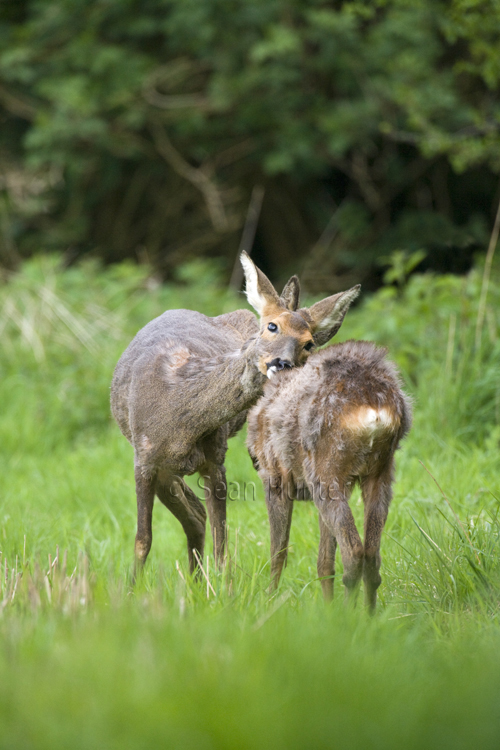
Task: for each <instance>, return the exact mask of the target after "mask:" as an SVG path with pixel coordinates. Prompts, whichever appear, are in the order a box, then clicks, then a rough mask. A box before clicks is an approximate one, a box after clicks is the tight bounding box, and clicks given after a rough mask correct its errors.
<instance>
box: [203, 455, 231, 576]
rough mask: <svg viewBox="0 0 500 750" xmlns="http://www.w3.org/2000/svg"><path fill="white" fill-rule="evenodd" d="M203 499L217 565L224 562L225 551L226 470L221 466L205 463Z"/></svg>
mask: <svg viewBox="0 0 500 750" xmlns="http://www.w3.org/2000/svg"><path fill="white" fill-rule="evenodd" d="M203 483H204V487H205V501H206V504H207V511H208V519H209V521H210V529H211V531H212V538H213V540H214V557H215V563H216V565H217V566H219V567H221V566H222V564H223V563H224V555H225V551H226V542H227V531H226V495H227V484H226V470H225V468H224V467H223V466H218V465H216V464H207V466H205V467H204V470H203Z"/></svg>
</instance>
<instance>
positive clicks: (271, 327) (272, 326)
mask: <svg viewBox="0 0 500 750" xmlns="http://www.w3.org/2000/svg"><path fill="white" fill-rule="evenodd" d="M267 330H268V331H271V333H276V331H277V330H278V326H277V325H276V323H269V325H268V326H267Z"/></svg>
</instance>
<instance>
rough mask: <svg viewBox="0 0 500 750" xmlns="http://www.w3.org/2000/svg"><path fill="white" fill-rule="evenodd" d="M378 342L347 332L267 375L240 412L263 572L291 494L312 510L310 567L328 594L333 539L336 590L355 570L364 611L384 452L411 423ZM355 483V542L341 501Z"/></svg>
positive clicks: (278, 558) (386, 481) (277, 543)
mask: <svg viewBox="0 0 500 750" xmlns="http://www.w3.org/2000/svg"><path fill="white" fill-rule="evenodd" d="M385 354H386V351H385V349H381V348H379V347H376V346H375V345H374V344H372V343H369V342H367V341H347V342H346V343H342V344H336V345H334V346H330V347H328V348H327V349H324V350H323V351H320V352H318V353H317V354H314V355H313V356H311V357H310V358H309V360H308V361H307V363H306V364H305V366H304V367H303V368H301V369H300V370H296V371H293V372H285V373H281V374H280V377H277V378H273V380H272V382H270V383H269V384H268V385H267V386H266V388H265V390H264V396H263V397H262V398H261V399H260V400H259V401H258V403H257V405H256V406H255V407H254V408H253V409H252V410H251V411H250V412H249V415H248V447H249V451H250V455H251V456H252V458H253V460H254V464H255V466H256V468H257V469H258V471H259V475H260V477H261V479H262V481H263V483H264V487H265V492H266V504H267V510H268V514H269V521H270V525H271V580H272V585H274V586H275V587H276V586H277V585H278V582H279V579H280V576H281V572H282V569H283V565H284V564H285V563H286V558H287V548H288V541H289V537H290V525H291V522H292V510H293V499H294V498H295V499H308V500H309V499H312V500H313V501H314V503H315V505H316V507H317V508H318V511H319V526H320V543H319V554H318V568H317V570H318V576H319V578H321V585H322V588H323V594H324V596H325V598H326V599H329V598H331V597H332V596H333V579H334V574H335V551H336V547H337V543H338V544H339V546H340V552H341V555H342V563H343V566H344V575H343V582H344V584H345V586H346V594H347V595H349V594H351V593H353V592H354V591H355V590H356V588H357V584H358V583H359V581H360V579H361V577H363V582H364V590H365V603H366V604H367V605H368V607H369V608H370V609H371V610H372V611H373V610H374V609H375V604H376V601H377V588H378V587H379V585H380V582H381V578H380V572H379V569H380V538H381V535H382V530H383V528H384V524H385V521H386V518H387V513H388V510H389V504H390V502H391V497H392V483H393V478H394V453H395V451H396V449H397V448H398V445H399V442H400V440H401V439H402V438H403V437H404V436H405V435H406V434H407V432H408V431H409V429H410V425H411V405H410V401H409V399H408V398H407V397H406V396H405V394H404V393H403V391H402V390H401V384H400V379H399V376H398V372H397V370H396V368H395V366H394V365H393V364H392V363H391V362H389V361H388V360H387V359H386V358H385ZM356 482H359V484H360V486H361V493H362V497H363V502H364V546H363V544H362V542H361V539H360V536H359V534H358V531H357V529H356V526H355V523H354V518H353V515H352V513H351V510H350V508H349V505H348V502H349V497H350V494H351V491H352V489H353V486H354V485H355V483H356Z"/></svg>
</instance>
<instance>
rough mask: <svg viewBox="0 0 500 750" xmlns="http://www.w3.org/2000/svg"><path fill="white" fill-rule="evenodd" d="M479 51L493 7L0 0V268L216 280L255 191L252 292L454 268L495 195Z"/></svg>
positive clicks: (492, 3)
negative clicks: (46, 257) (182, 269)
mask: <svg viewBox="0 0 500 750" xmlns="http://www.w3.org/2000/svg"><path fill="white" fill-rule="evenodd" d="M486 21H487V22H486ZM499 36H500V2H498V0H485V2H482V3H477V2H475V1H474V0H451V2H440V1H439V0H437V1H436V0H411V2H410V1H409V0H356V1H354V2H338V1H337V2H321V1H319V0H293V1H292V2H282V1H281V0H253V1H252V2H247V1H245V0H145V1H144V0H143V1H142V2H137V0H57V1H55V0H54V1H53V2H52V1H51V0H4V3H3V4H2V6H1V8H0V50H1V51H0V106H1V125H0V170H1V171H0V190H1V194H0V225H1V258H0V260H1V262H2V263H3V264H4V265H7V266H12V265H14V264H15V263H16V262H17V260H18V259H19V258H20V257H22V256H26V255H30V254H32V253H34V252H37V251H39V250H56V251H62V252H64V253H66V257H67V259H68V260H72V259H73V258H75V257H80V256H82V255H86V254H88V253H93V254H97V255H99V256H100V257H102V258H103V259H104V260H105V261H115V260H119V259H121V258H124V257H135V258H139V259H147V260H149V261H151V262H152V263H153V264H154V265H155V266H156V267H157V268H158V269H159V270H161V271H162V273H163V274H165V275H168V274H169V273H171V271H172V269H173V268H175V266H176V265H177V264H178V262H179V261H180V260H181V259H182V260H183V259H186V258H188V257H191V256H195V255H199V254H209V255H212V256H220V257H224V258H226V260H227V267H228V272H229V271H230V268H231V265H232V262H233V260H234V256H235V254H236V250H237V247H238V241H239V236H240V234H241V228H242V225H243V222H244V217H245V213H246V210H247V206H248V201H249V196H250V193H251V190H252V188H253V187H254V185H256V184H260V185H263V186H264V188H265V197H264V201H263V206H262V214H261V219H260V223H259V228H258V232H257V237H256V243H255V254H256V258H257V260H258V262H259V263H260V264H261V265H262V266H263V267H264V269H265V270H267V271H268V272H269V273H270V274H271V275H272V276H273V277H276V276H279V275H280V274H281V273H286V272H288V270H289V268H288V267H287V266H289V267H291V268H293V270H299V271H302V274H303V276H304V278H305V281H306V283H307V284H308V286H309V288H311V289H312V290H314V291H320V290H325V289H326V290H330V289H331V290H334V289H336V288H337V287H343V286H345V285H346V284H347V285H348V284H350V283H351V281H352V280H353V279H356V280H360V279H361V280H363V281H364V282H365V285H366V284H368V286H369V285H370V284H372V285H376V284H377V283H378V280H379V278H380V276H381V274H382V269H381V267H380V261H379V259H380V257H381V256H384V257H386V256H390V255H391V253H393V252H394V251H396V250H400V251H404V252H405V254H406V255H408V256H410V257H412V254H413V253H415V252H417V251H421V250H423V252H425V253H426V258H425V259H424V260H423V261H421V264H420V268H424V267H425V266H426V264H427V265H428V266H433V267H437V268H442V269H443V270H444V269H447V270H450V269H451V270H458V271H460V270H465V269H466V267H467V264H468V263H469V262H470V257H471V252H472V251H473V250H476V249H482V248H483V247H484V246H485V245H486V242H487V237H488V234H489V229H490V226H491V223H492V221H493V217H494V213H495V210H496V204H497V203H498V199H499V191H498V173H499V171H500V133H499V129H500V104H499V98H498V93H499V82H500V62H499V57H498V52H497V40H498V38H499ZM413 257H419V256H413Z"/></svg>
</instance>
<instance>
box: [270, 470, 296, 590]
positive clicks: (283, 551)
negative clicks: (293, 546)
mask: <svg viewBox="0 0 500 750" xmlns="http://www.w3.org/2000/svg"><path fill="white" fill-rule="evenodd" d="M264 485H265V489H266V505H267V513H268V516H269V524H270V527H271V588H273V589H275V588H277V587H278V583H279V580H280V577H281V573H282V570H283V566H284V565H286V559H287V556H288V541H289V539H290V527H291V525H292V512H293V500H292V499H291V498H290V497H289V496H288V493H287V491H286V488H285V487H284V486H283V482H282V479H281V477H268V478H267V479H266V480H264Z"/></svg>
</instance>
